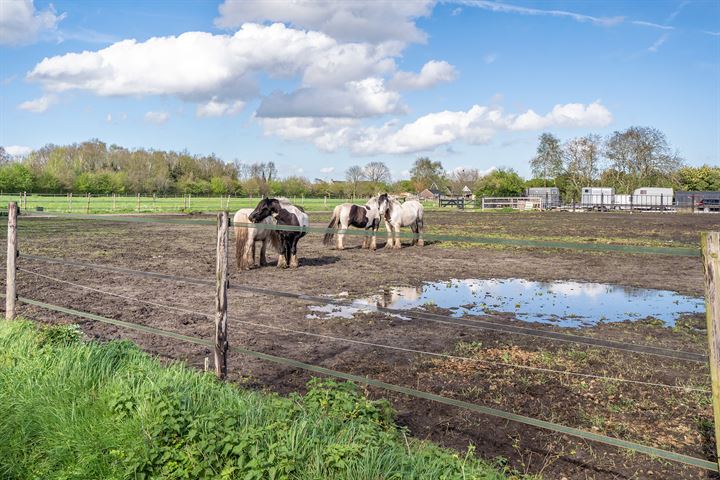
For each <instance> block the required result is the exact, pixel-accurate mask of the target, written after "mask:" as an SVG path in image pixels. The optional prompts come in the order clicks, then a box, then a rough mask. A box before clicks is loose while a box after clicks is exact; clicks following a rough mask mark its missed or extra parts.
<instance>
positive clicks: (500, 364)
mask: <svg viewBox="0 0 720 480" xmlns="http://www.w3.org/2000/svg"><path fill="white" fill-rule="evenodd" d="M18 271H20V272H24V273H29V274H31V275H36V276H38V277H42V278H46V279H48V280H52V281H54V282H58V283H64V284H66V285H70V286H73V287H76V288H82V289H85V290H90V291H91V292H96V293H101V294H103V295H108V296H111V297H115V298H122V299H125V300H130V301H133V302H138V303H144V304H146V305H151V306H154V307H158V308H164V309H167V310H174V311H176V312H182V313H185V314H188V315H198V316H201V317H205V318H210V319H212V318H215V316H214V315H211V314H209V313H203V312H198V311H195V310H188V309H186V308H181V307H175V306H172V305H164V304H162V303H156V302H151V301H149V300H142V299H140V298H136V297H130V296H127V295H121V294H118V293H113V292H108V291H105V290H100V289H97V288H93V287H88V286H87V285H81V284H79V283H73V282H69V281H67V280H61V279H59V278H55V277H52V276H50V275H44V274H42V273H39V272H33V271H32V270H25V269H24V268H18ZM230 318H231V319H232V320H233V321H234V322H237V323H241V324H243V325H249V326H251V327H257V328H266V329H270V330H276V331H281V332H286V333H294V334H296V335H306V336H310V337H315V338H323V339H326V340H333V341H338V342H347V343H354V344H356V345H365V346H368V347H377V348H387V349H389V350H396V351H401V352H406V353H415V354H418V355H428V356H434V357H440V358H447V359H451V360H462V361H468V362H475V363H481V364H484V365H493V366H498V367H505V368H519V369H524V370H529V371H536V372H543V373H553V374H558V375H567V376H577V377H583V378H594V379H596V380H606V381H613V382H625V383H634V384H637V385H645V386H649V387H660V388H670V389H674V390H682V391H693V392H701V393H710V390H708V389H706V388H697V387H688V386H683V385H669V384H666V383H656V382H645V381H642V380H632V379H628V378H618V377H608V376H606V375H595V374H592V373H582V372H571V371H567V370H556V369H552V368H542V367H533V366H530V365H521V364H517V363H507V362H493V361H489V360H481V359H478V358H472V357H463V356H458V355H450V354H446V353H437V352H429V351H426V350H417V349H414V348H405V347H398V346H395V345H386V344H382V343H374V342H365V341H362V340H355V339H353V338H345V337H335V336H332V335H325V334H322V333H314V332H306V331H303V330H294V329H292V328H285V327H278V326H277V325H268V324H265V323H255V322H248V321H245V320H240V319H239V318H237V317H233V316H231V317H230Z"/></svg>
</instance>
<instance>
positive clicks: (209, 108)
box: [195, 97, 245, 117]
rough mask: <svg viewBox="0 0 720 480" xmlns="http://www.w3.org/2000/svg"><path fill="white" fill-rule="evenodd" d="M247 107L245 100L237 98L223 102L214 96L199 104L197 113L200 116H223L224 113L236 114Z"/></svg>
mask: <svg viewBox="0 0 720 480" xmlns="http://www.w3.org/2000/svg"><path fill="white" fill-rule="evenodd" d="M244 107H245V102H243V101H242V100H236V101H234V102H221V101H219V100H218V99H217V97H213V98H212V99H211V100H210V101H209V102H207V103H204V104H202V105H198V107H197V110H196V112H195V114H196V115H197V116H198V117H222V116H224V115H235V114H236V113H240V111H241V110H242V109H243V108H244Z"/></svg>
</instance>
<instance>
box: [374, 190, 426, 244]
mask: <svg viewBox="0 0 720 480" xmlns="http://www.w3.org/2000/svg"><path fill="white" fill-rule="evenodd" d="M383 196H384V197H386V198H387V202H384V203H383V205H385V208H384V209H381V212H382V215H383V218H384V220H385V228H387V231H388V241H387V243H386V244H385V248H396V249H397V248H400V247H401V244H400V228H402V227H410V229H411V230H412V232H413V234H415V236H414V237H413V240H412V242H411V245H418V246H420V247H422V246H423V245H424V244H425V242H424V241H423V238H422V234H423V230H424V229H425V226H424V224H423V217H424V214H425V212H424V208H423V206H422V204H421V203H420V202H418V201H417V200H408V201H407V202H405V203H400V202H399V201H398V200H397V199H395V198H394V197H389V196H388V195H387V194H383V195H380V198H381V199H382V197H383ZM381 202H382V200H381Z"/></svg>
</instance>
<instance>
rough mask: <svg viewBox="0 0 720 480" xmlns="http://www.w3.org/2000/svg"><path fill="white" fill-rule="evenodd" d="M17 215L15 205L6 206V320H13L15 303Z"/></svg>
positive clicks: (11, 203) (13, 203) (12, 203)
mask: <svg viewBox="0 0 720 480" xmlns="http://www.w3.org/2000/svg"><path fill="white" fill-rule="evenodd" d="M17 213H18V206H17V203H15V202H10V204H9V205H8V235H7V277H6V280H5V318H6V319H7V320H12V319H13V318H15V302H16V301H17V289H16V284H15V272H16V270H15V261H16V259H17V255H18V249H17Z"/></svg>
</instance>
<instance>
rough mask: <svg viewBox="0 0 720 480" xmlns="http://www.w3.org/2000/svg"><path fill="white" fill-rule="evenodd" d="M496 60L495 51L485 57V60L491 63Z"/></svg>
mask: <svg viewBox="0 0 720 480" xmlns="http://www.w3.org/2000/svg"><path fill="white" fill-rule="evenodd" d="M495 60H497V54H495V53H488V54H487V55H485V56H484V57H483V62H485V63H486V64H488V65H490V64H491V63H495Z"/></svg>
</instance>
